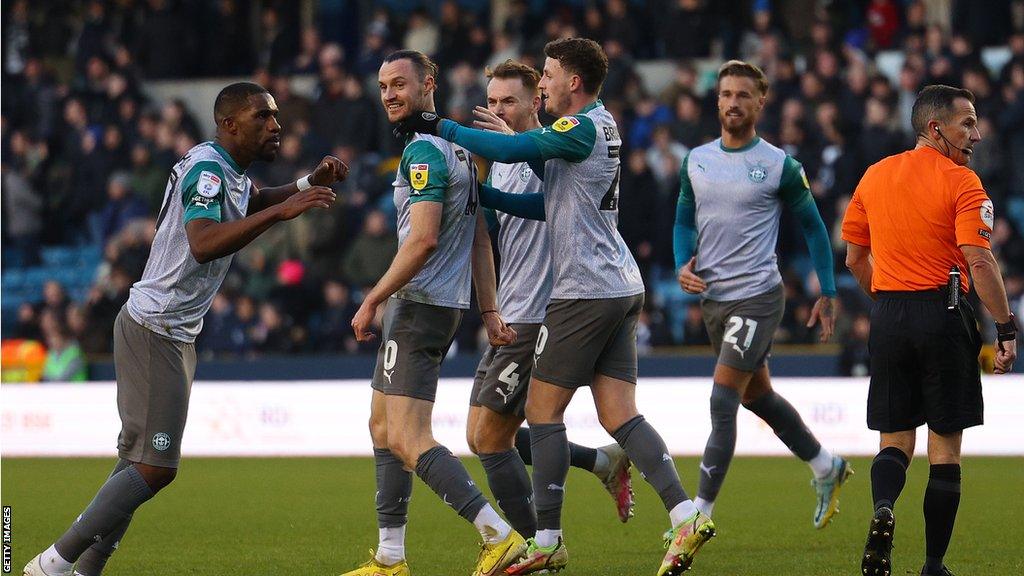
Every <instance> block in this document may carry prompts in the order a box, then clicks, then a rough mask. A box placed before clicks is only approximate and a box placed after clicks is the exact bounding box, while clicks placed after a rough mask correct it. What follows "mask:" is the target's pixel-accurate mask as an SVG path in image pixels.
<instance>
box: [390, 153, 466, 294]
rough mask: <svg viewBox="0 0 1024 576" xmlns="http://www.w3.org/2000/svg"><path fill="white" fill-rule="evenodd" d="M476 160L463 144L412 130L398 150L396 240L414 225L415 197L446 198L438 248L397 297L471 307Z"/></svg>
mask: <svg viewBox="0 0 1024 576" xmlns="http://www.w3.org/2000/svg"><path fill="white" fill-rule="evenodd" d="M476 174H477V171H476V165H475V164H474V163H473V157H472V155H471V154H470V153H469V152H468V151H467V150H465V149H463V148H462V147H460V146H457V145H455V144H452V143H450V142H447V141H445V140H442V139H440V138H438V137H436V136H429V135H424V134H415V135H414V136H413V138H412V139H411V140H410V141H409V142H408V143H407V144H406V146H405V149H404V150H403V151H402V160H401V163H400V165H399V167H398V173H397V174H396V176H395V181H394V184H393V185H394V187H395V197H394V199H395V207H396V208H398V243H399V245H401V244H402V243H404V242H405V239H406V238H407V237H408V236H409V232H411V231H412V215H411V213H410V208H411V207H412V205H413V204H415V203H416V202H440V203H442V204H444V208H443V210H442V215H441V228H440V231H439V233H438V238H437V249H436V250H434V252H433V253H432V254H431V255H430V256H429V257H428V258H427V262H426V263H425V264H424V265H423V268H422V269H421V270H420V271H419V272H418V273H417V274H416V276H414V277H413V279H412V280H410V281H409V283H408V284H406V285H405V286H403V287H402V288H401V289H400V290H398V292H396V293H395V297H396V298H402V299H404V300H411V301H413V302H420V303H422V304H432V305H434V306H445V307H448V308H463V309H465V308H469V298H470V291H471V282H472V266H471V260H470V258H471V255H472V251H473V236H474V234H475V232H476V209H477V205H478V204H479V192H478V183H477V179H476Z"/></svg>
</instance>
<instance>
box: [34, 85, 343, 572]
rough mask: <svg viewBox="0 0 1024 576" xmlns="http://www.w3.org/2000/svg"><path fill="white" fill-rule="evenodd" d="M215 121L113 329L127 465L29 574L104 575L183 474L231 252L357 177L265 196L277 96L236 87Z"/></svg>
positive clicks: (177, 182)
mask: <svg viewBox="0 0 1024 576" xmlns="http://www.w3.org/2000/svg"><path fill="white" fill-rule="evenodd" d="M213 114H214V120H215V121H216V123H217V137H216V138H215V139H214V141H212V142H203V143H202V144H199V145H197V146H195V147H193V148H192V149H191V150H189V151H188V153H187V154H185V156H183V157H182V158H181V159H180V160H178V163H177V164H175V165H174V168H172V169H171V175H170V178H169V179H168V181H167V191H166V192H165V193H164V204H163V208H162V209H161V210H160V215H159V217H158V218H157V230H156V236H155V238H154V239H153V248H152V250H151V251H150V256H149V260H148V261H147V262H146V268H145V271H144V272H143V274H142V279H141V280H139V281H138V282H136V283H135V285H134V286H132V289H131V293H130V294H129V296H128V302H127V304H125V306H124V308H122V309H121V311H120V313H118V315H117V320H116V321H115V323H114V369H115V372H116V374H117V408H118V412H119V413H120V416H121V433H120V435H118V439H117V449H118V456H119V458H120V460H119V461H118V463H117V465H116V466H115V467H114V470H113V472H111V474H110V477H109V478H107V481H106V483H104V484H103V486H101V487H100V489H99V492H97V493H96V496H95V497H94V498H93V500H92V502H91V503H90V504H89V506H88V507H87V508H86V509H85V511H83V512H82V514H81V515H80V516H79V517H78V519H77V520H75V522H74V523H73V524H72V525H71V527H70V528H69V529H68V530H67V532H65V533H64V535H63V536H61V537H60V538H59V539H58V540H57V541H56V542H55V543H54V544H53V545H52V546H50V547H49V548H47V549H46V550H45V551H44V552H42V553H41V554H39V555H38V556H36V557H35V558H33V559H32V560H31V561H30V562H29V563H28V565H27V566H25V570H24V574H25V576H65V575H67V576H70V575H71V574H72V573H73V574H75V575H76V576H77V575H81V576H98V575H99V574H100V573H101V572H102V571H103V568H104V566H106V563H107V560H108V559H109V558H110V556H111V555H112V554H113V553H114V550H116V549H117V547H118V543H119V542H120V540H121V537H123V536H124V534H125V531H127V530H128V525H129V523H130V522H131V519H132V515H133V514H134V513H135V510H136V509H137V508H138V507H139V506H141V505H142V504H143V503H145V502H146V501H147V500H149V499H150V498H152V497H153V496H154V495H155V494H156V493H157V492H158V491H160V489H162V488H164V487H165V486H167V485H168V484H170V483H171V481H172V480H174V478H175V476H176V474H177V471H178V462H179V460H180V458H181V439H182V432H183V431H184V429H185V418H186V416H187V414H188V400H189V392H190V391H191V388H192V378H193V376H194V375H195V369H196V351H195V344H194V343H195V339H196V336H198V335H199V332H200V330H202V327H203V315H204V314H206V311H207V310H209V309H210V304H211V303H212V302H213V298H214V296H215V295H216V294H217V290H219V289H220V285H221V283H222V282H223V281H224V276H225V275H226V274H227V271H228V267H229V266H230V265H231V258H232V255H233V254H234V253H235V252H237V251H238V250H240V249H241V248H242V247H244V246H245V245H246V244H248V243H249V242H251V241H252V240H253V239H255V238H256V237H257V236H259V235H260V234H262V233H263V232H264V231H266V230H267V229H268V228H270V227H271V226H273V225H274V224H276V223H278V222H282V221H285V220H290V219H292V218H295V217H296V216H298V215H299V214H302V213H303V212H305V211H307V210H310V209H312V208H329V207H330V205H331V204H333V203H334V200H335V195H334V192H332V191H331V189H330V188H328V187H327V186H329V185H330V184H332V183H334V182H336V181H339V180H343V179H344V178H345V176H346V174H347V172H348V168H347V167H346V166H345V165H344V164H343V163H342V162H341V161H340V160H338V159H337V158H334V157H333V156H327V157H325V158H324V159H323V160H322V161H321V162H320V164H319V165H318V166H317V167H316V170H314V171H313V173H312V174H310V175H308V176H306V177H303V178H301V179H300V180H299V181H297V182H293V183H291V184H286V185H284V186H279V187H276V188H265V189H263V190H258V189H257V188H256V187H255V186H253V184H252V182H251V181H250V180H249V177H248V176H246V175H245V170H246V169H247V168H248V167H249V165H250V164H252V163H253V162H254V161H256V160H263V161H266V162H269V161H271V160H273V159H274V158H275V157H276V156H277V151H278V148H280V146H281V125H280V124H278V122H277V104H276V103H275V102H274V98H273V97H272V96H271V95H270V94H269V93H268V92H267V91H266V89H264V88H263V87H262V86H259V85H258V84H253V83H251V82H239V83H236V84H231V85H229V86H227V87H225V88H224V89H223V90H221V92H220V94H218V95H217V99H216V101H215V103H214V107H213ZM132 571H133V572H136V573H144V572H146V570H145V569H144V568H142V569H133V570H132Z"/></svg>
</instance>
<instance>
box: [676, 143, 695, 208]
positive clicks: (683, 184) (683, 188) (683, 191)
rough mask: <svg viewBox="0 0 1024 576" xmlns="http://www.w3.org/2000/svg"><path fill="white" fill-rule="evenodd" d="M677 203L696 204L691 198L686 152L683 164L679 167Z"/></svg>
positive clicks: (687, 155) (691, 187)
mask: <svg viewBox="0 0 1024 576" xmlns="http://www.w3.org/2000/svg"><path fill="white" fill-rule="evenodd" d="M679 203H680V204H687V205H689V206H694V205H696V204H697V201H696V199H695V198H694V196H693V184H692V183H690V153H689V152H687V153H686V156H685V157H684V158H683V164H682V166H680V167H679Z"/></svg>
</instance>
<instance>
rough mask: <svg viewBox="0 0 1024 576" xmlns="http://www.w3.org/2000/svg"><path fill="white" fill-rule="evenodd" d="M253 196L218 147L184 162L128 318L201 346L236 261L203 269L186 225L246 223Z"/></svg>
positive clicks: (195, 152)
mask: <svg viewBox="0 0 1024 576" xmlns="http://www.w3.org/2000/svg"><path fill="white" fill-rule="evenodd" d="M251 190H252V182H250V181H249V178H248V177H247V176H245V174H244V173H243V172H242V170H241V168H239V166H238V165H237V164H236V163H235V161H234V160H233V159H232V158H231V156H230V155H229V154H228V153H227V151H226V150H224V148H222V147H221V146H220V145H219V144H217V143H215V142H203V143H202V144H199V145H197V146H195V147H194V148H192V149H191V150H189V151H188V154H185V156H183V157H182V158H181V159H180V160H178V163H177V164H175V165H174V168H172V169H171V175H170V178H168V180H167V188H166V191H165V192H164V203H163V207H162V208H161V210H160V215H159V217H158V219H157V229H156V237H155V238H154V239H153V246H152V248H150V253H149V260H148V261H147V262H146V269H145V271H144V272H143V273H142V279H141V280H139V281H138V282H136V283H135V285H134V286H132V288H131V291H130V293H129V296H128V304H127V308H128V313H129V314H130V315H131V317H132V318H133V319H134V320H135V321H136V322H138V323H139V324H141V325H142V326H145V327H146V328H148V329H150V330H152V331H154V332H156V333H158V334H160V335H162V336H166V337H168V338H170V339H172V340H178V341H181V342H194V341H195V339H196V337H197V336H198V335H199V332H200V331H201V330H202V328H203V316H204V315H206V312H207V310H209V309H210V304H212V303H213V297H214V296H215V295H216V294H217V290H219V289H220V285H221V283H222V282H223V281H224V276H225V275H226V274H227V272H228V267H229V266H231V259H232V256H233V255H228V256H224V257H222V258H218V259H216V260H213V261H211V262H206V263H204V264H200V263H199V262H197V261H196V259H195V258H194V257H193V256H192V251H191V249H190V247H189V243H188V237H187V236H186V235H185V224H187V223H188V222H190V221H191V220H194V219H197V218H205V219H209V220H214V221H216V222H231V221H234V220H240V219H242V218H245V215H246V211H247V210H248V208H249V194H250V193H251Z"/></svg>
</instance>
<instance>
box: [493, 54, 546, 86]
mask: <svg viewBox="0 0 1024 576" xmlns="http://www.w3.org/2000/svg"><path fill="white" fill-rule="evenodd" d="M484 74H486V75H487V78H488V79H491V78H519V80H521V81H522V83H523V88H526V90H527V91H529V92H530V93H534V92H536V91H537V85H538V84H539V83H540V72H537V70H536V69H535V68H534V67H533V66H529V65H527V64H523V63H522V62H518V61H516V60H513V59H511V58H509V59H508V60H505V61H504V62H502V63H501V64H498V65H497V66H495V67H494V69H493V70H491V69H490V68H486V69H484Z"/></svg>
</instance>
